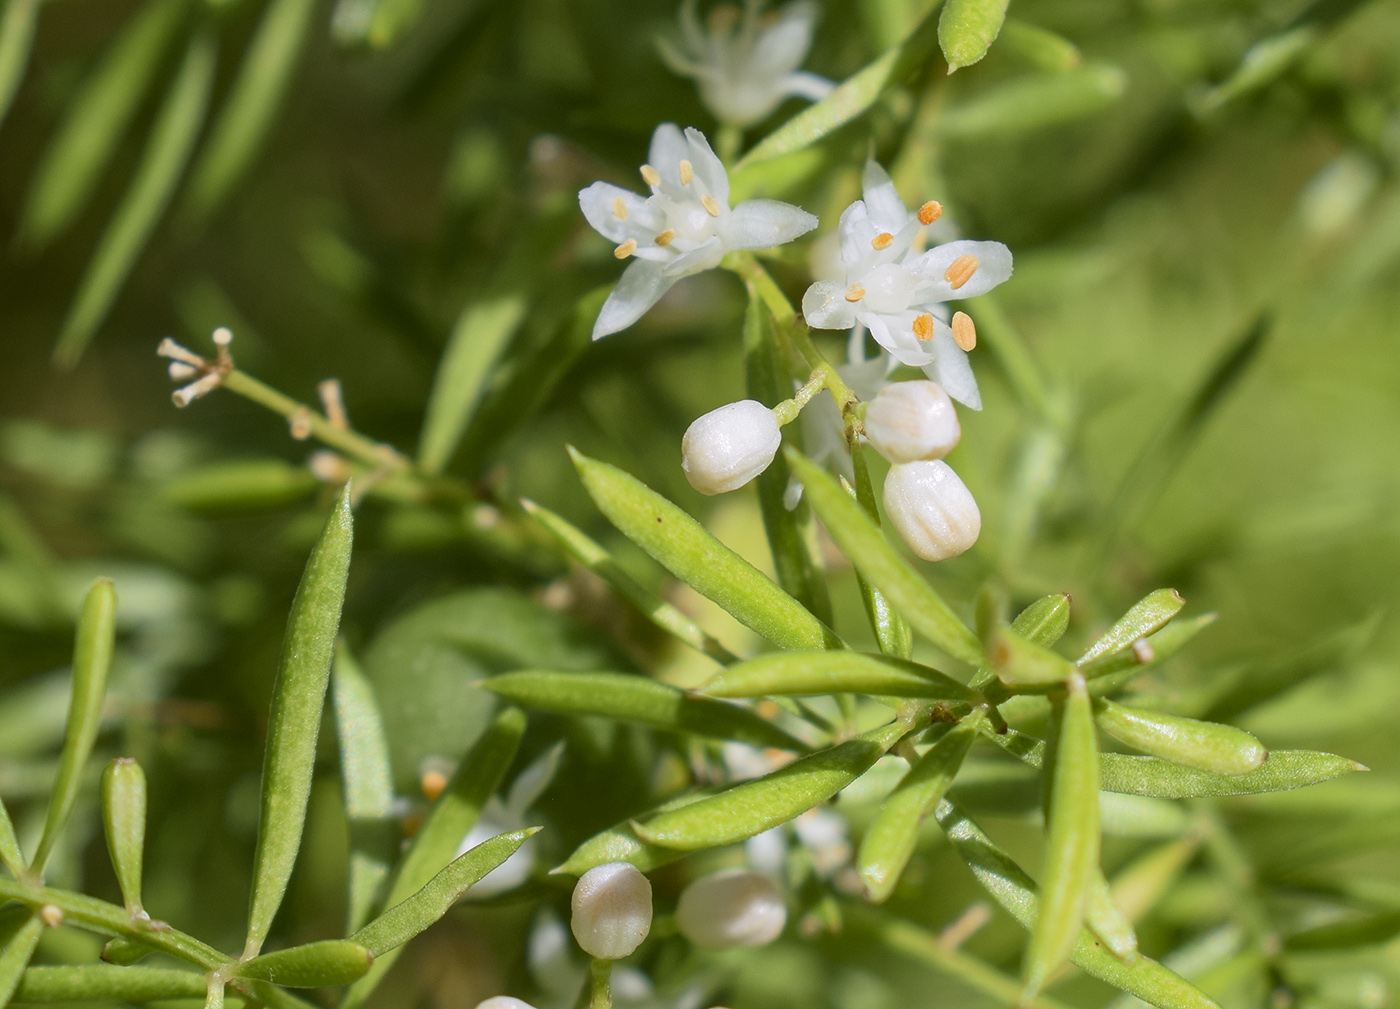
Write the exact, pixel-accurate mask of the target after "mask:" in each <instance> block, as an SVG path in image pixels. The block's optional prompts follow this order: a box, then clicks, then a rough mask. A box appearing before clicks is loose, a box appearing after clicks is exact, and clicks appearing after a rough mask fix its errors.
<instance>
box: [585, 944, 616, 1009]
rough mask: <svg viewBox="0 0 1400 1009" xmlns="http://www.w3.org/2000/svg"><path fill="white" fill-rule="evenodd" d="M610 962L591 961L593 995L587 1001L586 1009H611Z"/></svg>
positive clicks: (611, 965)
mask: <svg viewBox="0 0 1400 1009" xmlns="http://www.w3.org/2000/svg"><path fill="white" fill-rule="evenodd" d="M612 967H613V962H612V961H611V960H599V959H598V958H596V957H595V958H594V960H593V969H592V975H593V994H592V996H591V997H590V998H589V1000H588V1009H612V985H611V984H609V980H610V979H611V977H612Z"/></svg>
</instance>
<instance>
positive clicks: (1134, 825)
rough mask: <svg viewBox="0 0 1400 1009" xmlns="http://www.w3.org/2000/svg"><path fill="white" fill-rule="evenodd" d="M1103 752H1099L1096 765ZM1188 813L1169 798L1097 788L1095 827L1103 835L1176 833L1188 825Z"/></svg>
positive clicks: (1187, 827) (1189, 822)
mask: <svg viewBox="0 0 1400 1009" xmlns="http://www.w3.org/2000/svg"><path fill="white" fill-rule="evenodd" d="M1104 756H1105V755H1104V754H1099V761H1100V765H1102V761H1103V758H1104ZM1192 822H1193V821H1192V819H1191V816H1190V815H1189V814H1188V813H1187V812H1186V809H1185V808H1184V807H1183V806H1182V805H1181V804H1180V803H1177V802H1172V801H1171V800H1170V799H1159V798H1157V797H1156V796H1151V795H1129V794H1128V793H1126V792H1109V791H1101V792H1099V829H1100V830H1102V831H1103V833H1104V835H1105V836H1112V837H1138V838H1161V837H1180V836H1181V835H1182V834H1184V833H1186V832H1187V831H1188V830H1190V829H1191V825H1192Z"/></svg>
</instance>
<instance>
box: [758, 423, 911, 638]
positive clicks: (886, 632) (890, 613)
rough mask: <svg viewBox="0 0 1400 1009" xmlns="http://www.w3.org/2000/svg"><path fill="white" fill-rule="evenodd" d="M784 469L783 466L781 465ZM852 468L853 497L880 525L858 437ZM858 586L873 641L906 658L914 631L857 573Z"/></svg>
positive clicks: (854, 447)
mask: <svg viewBox="0 0 1400 1009" xmlns="http://www.w3.org/2000/svg"><path fill="white" fill-rule="evenodd" d="M783 469H784V470H786V469H787V467H786V466H784V467H783ZM851 470H852V475H853V476H854V478H855V483H854V487H853V488H850V489H853V490H854V491H855V496H856V500H857V501H858V502H859V503H860V506H861V507H862V508H864V509H865V514H867V515H869V516H870V521H871V522H874V523H875V525H877V526H878V525H879V524H880V509H879V506H878V505H876V503H875V487H874V486H873V485H872V484H871V482H870V466H869V465H868V464H867V462H866V458H865V448H864V446H862V445H861V444H860V443H859V440H858V439H857V442H856V444H854V445H852V446H851ZM856 580H857V582H858V583H859V585H860V599H861V602H862V603H864V604H865V616H866V619H867V620H869V621H870V627H871V630H873V631H874V632H875V643H876V644H877V645H879V646H880V651H882V652H884V653H885V654H886V655H893V656H895V657H896V658H900V659H907V658H909V656H910V655H912V654H913V652H914V632H913V631H912V630H911V629H910V628H909V623H908V621H906V620H905V619H904V618H903V617H902V616H900V615H899V611H898V610H896V609H895V608H894V607H893V606H891V605H890V601H889V600H888V599H886V598H885V595H884V593H883V592H881V591H880V590H879V589H877V588H875V587H874V586H872V585H871V584H870V583H869V582H867V581H866V580H865V577H864V576H863V575H861V574H857V575H856Z"/></svg>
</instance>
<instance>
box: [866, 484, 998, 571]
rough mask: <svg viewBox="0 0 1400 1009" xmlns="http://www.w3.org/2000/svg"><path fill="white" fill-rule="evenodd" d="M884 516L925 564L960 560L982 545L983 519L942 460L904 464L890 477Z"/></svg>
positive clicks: (965, 489)
mask: <svg viewBox="0 0 1400 1009" xmlns="http://www.w3.org/2000/svg"><path fill="white" fill-rule="evenodd" d="M884 496H885V513H886V514H887V515H888V516H889V519H890V524H891V525H893V526H894V527H895V530H896V531H897V532H898V533H899V535H900V537H901V538H902V539H903V540H904V542H905V543H906V544H907V545H908V547H909V549H910V550H912V551H914V553H915V554H916V555H917V556H919V557H921V558H923V559H924V560H926V561H941V560H946V559H947V558H949V557H956V556H957V555H958V554H960V553H962V552H963V551H965V550H967V549H968V548H969V547H970V546H972V544H974V543H976V542H977V536H978V534H979V533H981V531H982V515H981V513H980V512H979V511H978V510H977V502H976V501H974V500H973V498H972V492H971V491H969V490H968V489H967V487H966V485H964V484H963V482H962V480H960V479H959V478H958V475H957V474H956V473H954V472H953V470H952V467H950V466H949V465H948V464H947V463H945V462H943V461H941V460H931V461H920V462H906V463H900V464H899V465H897V466H894V467H892V468H891V469H890V472H889V474H888V475H887V476H886V477H885V495H884Z"/></svg>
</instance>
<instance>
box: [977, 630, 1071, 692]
mask: <svg viewBox="0 0 1400 1009" xmlns="http://www.w3.org/2000/svg"><path fill="white" fill-rule="evenodd" d="M987 657H988V660H989V661H990V663H991V667H992V669H994V670H995V671H996V674H997V679H999V680H1001V682H1002V683H1005V684H1006V685H1007V686H1009V687H1012V688H1015V687H1022V686H1028V687H1043V686H1049V685H1058V684H1061V683H1064V682H1065V681H1066V680H1067V679H1069V677H1070V676H1071V675H1073V674H1074V673H1075V668H1074V663H1072V662H1070V661H1069V659H1067V658H1065V657H1064V656H1062V655H1058V654H1056V653H1055V652H1052V651H1051V650H1050V649H1048V648H1045V647H1043V646H1041V645H1037V644H1036V643H1035V642H1033V641H1029V640H1027V639H1026V638H1023V637H1022V636H1021V635H1020V634H1018V633H1016V631H1015V630H1014V629H1012V628H1009V627H1008V628H1004V629H1002V630H1001V631H998V632H997V634H996V635H995V637H994V638H993V640H992V644H991V648H990V649H989V650H988V656H987Z"/></svg>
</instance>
